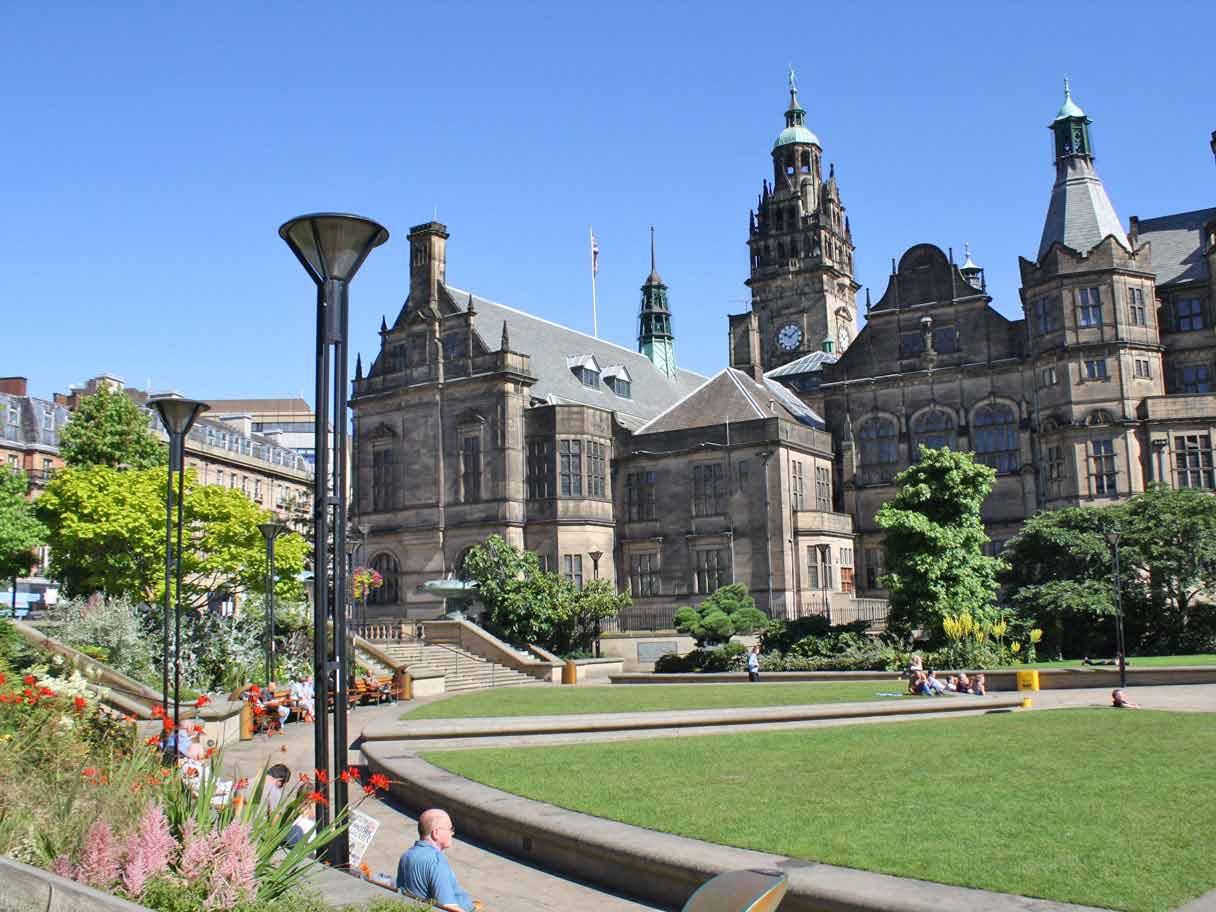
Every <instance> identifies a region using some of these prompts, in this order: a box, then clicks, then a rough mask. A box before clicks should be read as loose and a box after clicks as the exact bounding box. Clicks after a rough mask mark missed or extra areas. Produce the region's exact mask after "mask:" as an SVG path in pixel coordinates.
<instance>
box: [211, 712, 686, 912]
mask: <svg viewBox="0 0 1216 912" xmlns="http://www.w3.org/2000/svg"><path fill="white" fill-rule="evenodd" d="M419 702H421V701H419ZM410 705H411V704H407V703H399V704H395V705H394V704H386V705H384V706H375V707H372V706H365V707H361V708H360V709H357V710H355V711H354V712H353V713H351V714H350V716H349V725H350V730H351V731H352V732H354V733H358V732H359V731H360V730H361V729H362V728H363V726H364V724H367V723H371V722H380V721H388V720H389V719H396V718H398V717H400V716H401V714H402V713H404V712H405V711H406V709H407V708H408V707H409V706H410ZM312 731H313V728H312V726H311V725H304V724H302V723H298V722H296V723H292V724H290V725H288V726H286V727H285V729H284V734H282V735H276V736H274V737H272V738H267V737H266V736H265V735H259V736H258V737H256V738H254V739H253V740H252V741H244V742H240V743H238V744H233V745H230V746H229V747H227V748H226V749H225V750H224V766H225V768H226V769H227V772H228V775H233V776H252V775H254V774H255V773H257V772H258V771H259V770H261V768H262V766H263V765H265V764H267V763H271V764H273V763H286V764H287V766H288V767H289V768H290V769H291V772H292V777H293V778H294V777H295V775H296V773H298V772H306V771H310V770H311V769H312V767H313V743H312ZM350 761H351V763H352V764H361V763H362V762H363V758H362V755H361V754H360V753H359V751H358V750H352V751H351V752H350ZM360 797H362V796H360ZM359 809H360V810H361V811H363V812H364V813H366V814H370V815H371V816H372V817H375V818H376V819H377V820H379V821H380V828H379V829H378V830H377V831H376V835H375V838H373V839H372V842H371V845H370V846H369V847H368V850H367V854H366V855H365V856H364V859H363V860H364V862H365V863H366V864H367V865H368V866H369V867H370V868H371V869H372V871H374V872H377V873H379V872H384V873H394V872H396V870H397V858H398V857H399V856H400V855H401V853H402V852H403V851H405V850H406V849H407V848H409V847H410V846H411V845H413V844H414V840H416V839H417V838H418V831H417V818H416V816H415V815H414V814H412V813H410V812H409V811H408V810H407V809H405V808H404V807H402V806H400V805H398V804H397V803H396V802H395V801H393V800H392V799H390V800H388V801H381V800H379V799H376V798H368V799H366V800H365V801H364V803H363V804H362V805H360V808H359ZM454 822H455V824H456V829H457V831H459V829H460V821H459V820H456V821H454ZM448 857H450V858H451V859H452V866H453V867H454V868H455V870H456V876H457V877H458V878H459V880H460V883H461V886H463V887H464V888H465V889H466V890H468V891H469V892H470V893H471V894H473V896H475V897H477V898H479V899H481V900H483V901H484V902H485V903H486V906H487V912H509V910H516V909H527V910H529V912H532V910H535V912H570V910H574V909H577V910H580V912H582V910H586V912H609V910H613V912H615V910H623V912H637V910H655V909H661V908H662V907H661V906H651V905H646V904H645V903H640V902H637V901H636V900H632V899H626V898H624V897H621V896H618V895H616V894H614V893H610V892H608V891H606V890H602V889H599V888H597V887H593V886H589V885H587V884H582V883H578V882H577V881H573V880H568V879H566V878H563V877H561V876H559V875H556V874H549V873H547V872H545V871H541V870H539V869H537V868H533V867H531V866H529V865H526V864H523V863H521V862H518V861H515V860H513V859H511V858H508V857H507V856H505V855H500V854H499V853H498V852H495V851H493V850H492V849H486V848H482V847H480V846H477V845H474V844H471V843H469V842H466V841H465V840H463V839H461V838H459V836H458V837H457V840H456V843H455V845H453V846H452V848H451V849H450V850H449V855H448ZM387 895H388V894H387V893H386V894H385V896H387Z"/></svg>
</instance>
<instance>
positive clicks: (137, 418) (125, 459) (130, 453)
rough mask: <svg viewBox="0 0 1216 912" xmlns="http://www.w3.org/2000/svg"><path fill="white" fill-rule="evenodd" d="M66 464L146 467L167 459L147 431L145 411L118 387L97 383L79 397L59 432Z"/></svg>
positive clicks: (161, 446) (62, 454) (162, 447)
mask: <svg viewBox="0 0 1216 912" xmlns="http://www.w3.org/2000/svg"><path fill="white" fill-rule="evenodd" d="M59 452H60V455H61V456H63V461H64V462H65V463H67V464H68V465H69V466H93V465H100V466H110V467H111V468H117V467H118V466H126V467H128V468H132V469H150V468H152V467H154V466H158V465H163V464H165V463H166V462H167V461H168V449H167V447H166V446H165V444H164V443H162V442H161V441H160V440H159V439H158V438H157V436H156V435H155V434H154V433H153V432H152V431H151V429H150V427H149V422H148V413H147V412H145V411H144V410H143V409H141V408H140V407H139V406H138V405H136V404H135V403H134V402H132V401H131V397H130V396H128V395H127V394H126V393H124V392H122V390H111V389H110V388H109V387H106V386H99V387H98V388H97V392H95V393H93V394H92V395H90V396H86V397H85V398H84V399H82V400H81V403H80V406H79V408H77V409H76V411H75V412H73V413H72V417H71V418H69V419H68V423H67V425H66V426H65V427H64V429H63V431H62V432H60V435H59Z"/></svg>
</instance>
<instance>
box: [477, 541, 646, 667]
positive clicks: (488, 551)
mask: <svg viewBox="0 0 1216 912" xmlns="http://www.w3.org/2000/svg"><path fill="white" fill-rule="evenodd" d="M462 569H463V572H464V574H465V576H466V577H467V578H468V579H470V580H474V581H476V583H477V597H478V598H479V599H480V600H481V602H482V604H483V605H485V607H486V611H487V619H486V626H488V627H489V628H490V629H491V630H493V631H494V632H495V633H496V634H498V635H499V636H500V637H502V638H503V639H504V640H506V641H507V642H510V643H536V644H537V645H540V646H544V647H545V648H547V649H551V650H553V651H554V652H558V653H569V652H574V651H580V650H585V649H587V648H588V647H589V646H590V645H591V641H592V639H593V638H594V636H595V631H596V629H597V626H598V623H599V621H601V620H603V619H604V618H608V617H612V616H613V615H615V614H617V612H619V611H620V610H621V609H622V608H626V607H628V606H629V604H630V602H629V596H628V595H626V594H624V593H618V592H616V591H615V590H614V589H613V588H612V584H611V583H609V582H608V581H607V580H592V581H591V582H589V583H587V585H586V586H584V587H583V588H582V589H581V590H580V589H578V588H577V587H576V586H575V585H574V583H572V582H571V581H570V580H566V579H562V578H561V577H559V576H557V575H556V574H554V573H546V572H545V571H543V570H541V568H540V560H539V559H538V558H537V556H536V555H535V554H534V553H533V552H531V551H521V550H520V549H519V548H516V547H515V546H514V545H511V544H508V543H507V541H506V540H505V539H503V537H502V536H501V535H491V536H490V537H489V538H488V539H486V541H485V542H484V543H483V544H480V545H477V546H475V547H473V548H472V549H471V550H470V551H469V553H468V554H467V555H466V556H465V559H464V564H463V568H462Z"/></svg>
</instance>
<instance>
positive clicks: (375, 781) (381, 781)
mask: <svg viewBox="0 0 1216 912" xmlns="http://www.w3.org/2000/svg"><path fill="white" fill-rule="evenodd" d="M371 785H372V788H375V789H380V790H382V791H384V790H387V789H388V776H386V775H384V773H376V774H375V775H373V776H372V778H371Z"/></svg>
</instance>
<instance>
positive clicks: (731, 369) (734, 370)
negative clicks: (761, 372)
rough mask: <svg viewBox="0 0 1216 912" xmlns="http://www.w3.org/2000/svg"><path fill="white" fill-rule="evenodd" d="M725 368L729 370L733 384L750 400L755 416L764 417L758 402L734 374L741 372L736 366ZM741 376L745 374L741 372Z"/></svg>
mask: <svg viewBox="0 0 1216 912" xmlns="http://www.w3.org/2000/svg"><path fill="white" fill-rule="evenodd" d="M726 370H727V371H729V372H730V379H731V380H733V381H734V382H735V386H736V387H738V388H739V392H741V393H742V394H743V395H744V396H746V397H747V401H748V402H750V403H751V404H752V408H754V409H755V410H756V417H757V418H764V417H765V414H764V409H762V408H760V404H759V403H758V402H756V397H755V396H753V395H752V394H751V393H750V392H749V391H748V389H747V388H746V387H745V386H744V385H743V384H742V383H741V382H739V378H738V377H737V376H735V375H736V374H741V373H743V372H742V371H740V370H739V369H738V368H736V367H728V368H726ZM743 376H745V377H746V376H747V374H743Z"/></svg>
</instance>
